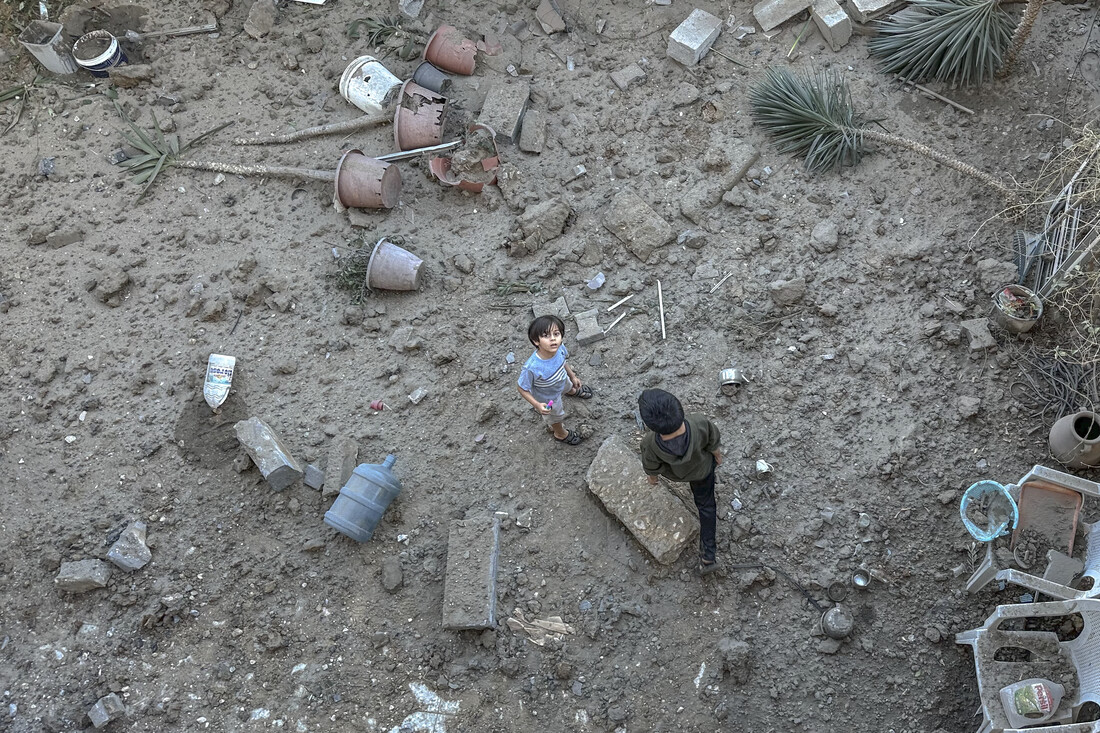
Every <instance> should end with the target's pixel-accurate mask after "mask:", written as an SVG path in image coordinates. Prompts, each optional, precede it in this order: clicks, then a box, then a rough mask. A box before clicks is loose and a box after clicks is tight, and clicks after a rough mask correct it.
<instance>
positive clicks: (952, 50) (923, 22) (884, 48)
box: [867, 0, 1016, 86]
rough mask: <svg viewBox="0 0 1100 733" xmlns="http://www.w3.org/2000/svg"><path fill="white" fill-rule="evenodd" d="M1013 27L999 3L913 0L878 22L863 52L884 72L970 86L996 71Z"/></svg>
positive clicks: (913, 79)
mask: <svg viewBox="0 0 1100 733" xmlns="http://www.w3.org/2000/svg"><path fill="white" fill-rule="evenodd" d="M1015 27H1016V24H1015V22H1014V21H1013V20H1012V16H1011V15H1009V14H1008V12H1007V11H1005V10H1004V8H1002V7H1001V3H1000V0H915V1H914V2H913V4H912V5H910V6H909V7H908V8H905V9H904V10H900V11H898V12H897V13H894V14H893V15H891V16H889V17H888V18H886V19H885V20H883V21H880V22H879V24H878V35H877V36H876V37H874V38H872V39H871V40H870V41H869V42H868V44H867V48H868V50H869V51H870V53H871V55H872V56H874V57H876V58H878V59H879V63H880V64H881V67H882V69H883V71H885V72H887V73H894V74H898V75H900V76H903V77H905V78H906V79H909V80H910V81H918V82H919V81H925V80H928V79H936V80H939V81H945V82H950V83H952V84H963V85H966V86H970V85H974V84H981V83H982V82H984V81H985V80H987V79H989V78H990V77H992V76H993V73H994V72H995V71H996V70H997V69H998V67H1000V65H1001V62H1002V59H1003V58H1004V55H1005V52H1006V51H1007V49H1008V46H1009V42H1010V40H1011V39H1012V32H1013V30H1014V29H1015Z"/></svg>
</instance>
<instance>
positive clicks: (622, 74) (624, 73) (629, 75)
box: [611, 64, 645, 92]
mask: <svg viewBox="0 0 1100 733" xmlns="http://www.w3.org/2000/svg"><path fill="white" fill-rule="evenodd" d="M611 81H613V82H615V86H617V87H618V88H619V89H621V90H623V91H624V92H625V91H626V90H627V89H629V88H630V87H632V86H634V85H635V84H641V83H642V82H643V81H645V72H644V71H642V67H641V66H638V65H637V64H631V65H630V66H628V67H626V68H625V69H619V70H618V71H612V72H611Z"/></svg>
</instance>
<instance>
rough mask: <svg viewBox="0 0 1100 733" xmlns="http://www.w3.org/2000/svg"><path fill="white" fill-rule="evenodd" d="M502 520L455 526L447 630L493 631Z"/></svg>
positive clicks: (447, 594) (447, 579)
mask: <svg viewBox="0 0 1100 733" xmlns="http://www.w3.org/2000/svg"><path fill="white" fill-rule="evenodd" d="M499 558H500V518H499V517H495V516H494V517H477V518H474V519H460V520H457V521H454V522H452V523H451V529H450V534H449V536H448V538H447V575H446V577H445V578H444V581H443V628H445V629H491V628H493V627H494V626H496V616H497V563H498V562H499Z"/></svg>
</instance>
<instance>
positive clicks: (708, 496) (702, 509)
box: [689, 458, 718, 563]
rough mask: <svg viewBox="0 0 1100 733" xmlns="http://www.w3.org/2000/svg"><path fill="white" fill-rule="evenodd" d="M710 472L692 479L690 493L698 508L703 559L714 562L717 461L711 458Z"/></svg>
mask: <svg viewBox="0 0 1100 733" xmlns="http://www.w3.org/2000/svg"><path fill="white" fill-rule="evenodd" d="M711 461H712V463H711V466H710V473H708V474H707V477H706V478H705V479H703V480H702V481H692V482H691V483H690V484H689V485H690V486H691V494H692V496H693V497H694V498H695V508H696V509H698V510H699V546H700V548H701V549H702V551H703V561H704V562H707V563H711V562H714V554H715V552H716V551H717V547H716V546H715V541H714V534H715V522H716V520H717V518H718V504H717V502H716V501H715V499H714V467H715V465H716V463H717V462H715V461H714V459H713V458H711Z"/></svg>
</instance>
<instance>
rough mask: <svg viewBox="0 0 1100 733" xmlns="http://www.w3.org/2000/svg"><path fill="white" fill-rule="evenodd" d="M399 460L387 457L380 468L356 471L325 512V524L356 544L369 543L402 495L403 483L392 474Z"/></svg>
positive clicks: (372, 466)
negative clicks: (388, 511) (391, 505)
mask: <svg viewBox="0 0 1100 733" xmlns="http://www.w3.org/2000/svg"><path fill="white" fill-rule="evenodd" d="M396 460H397V458H396V457H395V456H393V455H388V456H386V460H385V461H383V462H382V463H381V464H380V465H379V464H375V463H363V464H361V465H360V466H359V467H358V468H356V469H355V470H354V471H353V472H352V474H351V478H349V479H348V482H347V483H346V484H344V486H343V487H342V488H341V489H340V495H339V496H338V497H336V501H335V502H334V503H333V505H332V508H331V509H329V510H328V511H327V512H325V524H327V525H328V526H330V527H332V528H333V529H335V530H336V531H337V532H341V533H343V534H346V535H347V536H348V537H351V538H352V539H353V540H355V541H356V542H366V541H367V540H369V539H370V538H371V536H372V535H374V528H375V527H377V526H378V522H380V521H381V520H382V515H383V514H385V513H386V509H387V508H388V507H389V505H390V502H392V501H393V500H394V499H396V498H397V495H398V494H400V493H401V482H400V481H398V480H397V477H396V476H394V475H393V471H392V470H391V467H392V466H393V464H394V462H395V461H396Z"/></svg>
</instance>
